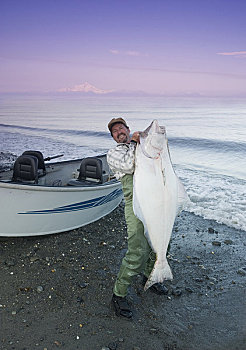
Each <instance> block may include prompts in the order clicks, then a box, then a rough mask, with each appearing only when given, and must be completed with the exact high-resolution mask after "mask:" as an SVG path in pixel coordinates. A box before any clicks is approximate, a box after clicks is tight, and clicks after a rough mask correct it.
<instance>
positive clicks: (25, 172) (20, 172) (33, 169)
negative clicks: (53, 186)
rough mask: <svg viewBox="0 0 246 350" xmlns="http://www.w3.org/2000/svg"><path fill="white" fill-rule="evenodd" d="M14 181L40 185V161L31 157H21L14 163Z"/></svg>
mask: <svg viewBox="0 0 246 350" xmlns="http://www.w3.org/2000/svg"><path fill="white" fill-rule="evenodd" d="M12 181H15V182H22V183H36V184H37V183H38V159H37V157H34V156H31V155H21V156H20V157H18V158H17V159H16V161H15V163H14V169H13V177H12Z"/></svg>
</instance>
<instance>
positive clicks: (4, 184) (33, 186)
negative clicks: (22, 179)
mask: <svg viewBox="0 0 246 350" xmlns="http://www.w3.org/2000/svg"><path fill="white" fill-rule="evenodd" d="M119 185H120V182H119V181H117V180H115V179H114V181H112V182H110V181H109V182H105V183H103V184H95V185H93V184H90V185H88V186H86V185H81V186H68V185H66V186H45V185H36V184H17V183H13V182H5V181H3V180H0V189H1V188H6V189H11V190H12V189H15V190H25V191H26V190H28V191H46V192H47V191H48V192H83V191H98V190H104V189H105V188H111V187H118V186H119Z"/></svg>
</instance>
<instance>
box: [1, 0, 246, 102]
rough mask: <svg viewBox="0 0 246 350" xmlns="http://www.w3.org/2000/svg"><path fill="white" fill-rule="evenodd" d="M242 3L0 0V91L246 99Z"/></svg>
mask: <svg viewBox="0 0 246 350" xmlns="http://www.w3.org/2000/svg"><path fill="white" fill-rule="evenodd" d="M245 18H246V2H245V1H244V0H241V1H238V0H234V1H229V0H223V1H222V0H221V1H220V0H214V1H212V0H211V1H210V0H207V1H203V0H201V1H199V0H196V1H195V0H190V1H189V0H187V1H181V0H180V1H176V0H173V1H164V0H163V1H161V0H157V1H155V0H153V1H144V0H141V1H139V0H131V1H130V0H124V1H120V0H114V1H112V0H93V1H92V0H91V1H87V0H83V1H82V0H72V1H68V0H67V1H65V0H59V1H58V0H43V1H33V0H21V1H20V0H3V1H1V4H0V30H1V36H0V45H1V51H0V92H44V91H51V92H52V91H57V90H59V89H62V88H67V87H70V88H71V87H73V86H75V85H80V84H82V83H84V82H86V81H88V82H89V83H90V84H92V85H94V86H96V87H97V88H99V89H103V90H130V91H134V90H142V91H145V92H147V93H156V94H190V93H191V94H202V95H233V96H246V40H245V38H246V21H245Z"/></svg>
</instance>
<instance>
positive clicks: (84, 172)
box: [68, 157, 108, 186]
mask: <svg viewBox="0 0 246 350" xmlns="http://www.w3.org/2000/svg"><path fill="white" fill-rule="evenodd" d="M107 180H108V174H107V173H106V172H105V171H104V170H103V163H102V160H101V159H99V158H96V157H88V158H84V159H83V160H82V162H81V164H80V169H79V176H78V179H77V180H74V179H73V180H70V181H69V182H68V185H70V186H85V185H86V184H88V185H92V184H103V183H104V182H106V181H107Z"/></svg>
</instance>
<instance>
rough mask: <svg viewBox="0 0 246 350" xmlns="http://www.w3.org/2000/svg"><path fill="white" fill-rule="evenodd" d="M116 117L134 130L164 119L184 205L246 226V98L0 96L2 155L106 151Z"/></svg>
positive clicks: (1, 159) (110, 144) (81, 154)
mask: <svg viewBox="0 0 246 350" xmlns="http://www.w3.org/2000/svg"><path fill="white" fill-rule="evenodd" d="M115 116H123V117H124V118H125V119H126V120H127V122H128V124H129V127H130V129H131V131H132V132H134V131H137V130H144V129H145V128H146V127H147V126H148V125H149V124H150V123H151V121H152V120H153V119H157V120H158V121H159V124H160V125H164V126H165V127H166V131H167V136H168V140H169V148H170V153H171V159H172V162H173V165H174V168H175V171H176V173H177V175H178V176H179V177H180V179H181V180H182V182H183V184H184V186H185V188H186V190H187V192H188V195H189V198H190V203H189V204H188V205H187V207H186V210H188V211H190V212H193V213H195V214H197V215H200V216H202V217H204V218H206V219H214V220H216V221H217V222H220V223H224V224H226V225H228V226H231V227H235V228H238V229H242V230H246V215H245V214H246V213H245V208H246V160H245V159H246V101H245V100H243V99H235V98H234V99H228V98H227V99H222V98H188V97H187V98H179V97H172V98H167V97H134V98H133V97H107V96H99V97H94V96H93V97H92V96H90V97H86V96H78V95H75V96H71V95H69V96H65V95H54V96H48V95H42V96H41V95H40V96H35V95H11V94H9V95H8V94H5V95H0V155H1V156H0V162H1V163H2V165H3V164H5V162H6V160H7V161H9V158H10V157H9V156H10V155H11V154H13V155H20V154H22V152H23V151H25V150H27V149H35V150H40V151H42V152H43V154H44V156H45V157H47V156H53V155H58V154H63V155H64V156H63V157H62V158H59V160H61V159H63V160H67V159H75V158H81V157H85V156H92V155H97V154H101V153H105V152H107V150H108V149H109V148H111V147H114V145H115V143H114V141H113V139H112V138H111V136H110V134H109V132H108V130H107V123H108V121H109V120H110V119H111V118H112V117H115ZM5 156H6V158H5Z"/></svg>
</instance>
